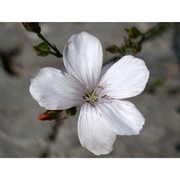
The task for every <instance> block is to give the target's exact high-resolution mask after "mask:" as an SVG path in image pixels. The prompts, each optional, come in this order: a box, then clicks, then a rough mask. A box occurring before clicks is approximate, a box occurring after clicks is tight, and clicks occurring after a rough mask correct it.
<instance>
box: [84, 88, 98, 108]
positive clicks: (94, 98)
mask: <svg viewBox="0 0 180 180" xmlns="http://www.w3.org/2000/svg"><path fill="white" fill-rule="evenodd" d="M83 98H84V99H85V100H86V102H89V103H90V104H91V105H93V104H94V103H95V102H97V101H98V96H97V95H96V93H95V91H93V92H91V93H89V92H88V91H87V92H86V94H85V96H83Z"/></svg>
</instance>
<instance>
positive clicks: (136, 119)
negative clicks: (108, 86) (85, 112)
mask: <svg viewBox="0 0 180 180" xmlns="http://www.w3.org/2000/svg"><path fill="white" fill-rule="evenodd" d="M98 108H99V111H101V113H102V114H103V115H104V117H105V119H106V121H107V123H108V124H109V126H110V127H111V129H112V131H113V132H114V133H116V134H118V135H138V134H139V132H140V130H141V129H142V127H143V125H144V122H145V119H144V117H143V116H142V114H141V113H140V112H139V111H138V110H137V108H136V107H135V106H134V104H132V103H131V102H129V101H120V100H112V101H110V102H105V103H102V104H99V105H98Z"/></svg>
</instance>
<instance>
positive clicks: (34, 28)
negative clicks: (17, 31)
mask: <svg viewBox="0 0 180 180" xmlns="http://www.w3.org/2000/svg"><path fill="white" fill-rule="evenodd" d="M22 24H23V26H24V28H25V29H26V30H27V31H29V32H34V33H40V32H41V27H40V26H39V23H36V22H23V23H22Z"/></svg>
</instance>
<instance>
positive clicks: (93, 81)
mask: <svg viewBox="0 0 180 180" xmlns="http://www.w3.org/2000/svg"><path fill="white" fill-rule="evenodd" d="M63 61H64V65H65V67H66V70H67V72H68V73H69V74H71V75H73V76H74V77H75V78H76V79H78V80H79V81H80V82H81V83H82V84H84V85H85V87H86V88H88V89H89V90H90V91H92V90H94V88H95V87H96V86H97V83H98V81H99V76H100V71H101V67H102V47H101V43H100V41H99V40H98V39H97V38H96V37H95V36H93V35H91V34H89V33H86V32H81V33H80V34H76V35H73V36H72V37H71V38H70V39H69V41H68V42H67V44H66V46H65V48H64V52H63Z"/></svg>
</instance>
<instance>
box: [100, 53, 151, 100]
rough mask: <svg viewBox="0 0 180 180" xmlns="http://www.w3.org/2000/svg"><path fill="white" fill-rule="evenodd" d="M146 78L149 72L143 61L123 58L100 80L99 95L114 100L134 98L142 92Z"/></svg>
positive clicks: (128, 57) (130, 57)
mask: <svg viewBox="0 0 180 180" xmlns="http://www.w3.org/2000/svg"><path fill="white" fill-rule="evenodd" d="M148 78H149V71H148V69H147V67H146V65H145V63H144V61H143V60H141V59H138V58H135V57H133V56H130V55H127V56H124V57H123V58H121V59H120V60H119V61H118V62H116V63H115V64H114V65H112V67H110V69H109V70H108V71H107V72H106V73H105V74H104V76H103V77H102V79H101V80H100V84H99V87H100V88H101V95H102V96H104V95H107V96H110V97H111V98H116V99H123V98H129V97H133V96H136V95H138V94H140V93H141V92H142V91H143V90H144V88H145V86H146V83H147V81H148Z"/></svg>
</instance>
